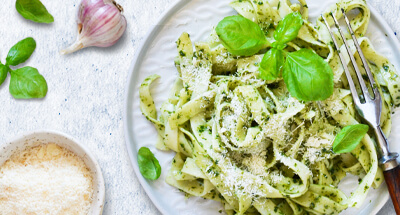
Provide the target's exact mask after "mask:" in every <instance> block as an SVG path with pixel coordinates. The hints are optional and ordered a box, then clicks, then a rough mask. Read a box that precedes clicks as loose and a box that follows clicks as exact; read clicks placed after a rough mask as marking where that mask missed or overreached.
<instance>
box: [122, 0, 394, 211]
mask: <svg viewBox="0 0 400 215" xmlns="http://www.w3.org/2000/svg"><path fill="white" fill-rule="evenodd" d="M230 1H231V0H218V1H216V0H191V1H184V0H181V1H178V2H177V3H176V4H175V5H174V6H173V7H171V9H169V10H168V11H167V12H166V13H165V14H164V15H163V16H162V17H161V19H160V20H159V22H158V23H157V25H155V26H153V28H152V29H151V31H150V32H149V34H148V35H147V37H146V39H145V41H144V43H143V44H142V47H141V48H140V49H139V50H138V51H137V53H138V54H137V55H136V57H135V59H134V60H133V63H132V67H131V68H130V77H129V80H128V85H127V89H126V91H127V94H126V101H125V102H126V103H125V113H124V116H125V118H124V122H125V125H124V126H125V138H126V144H127V147H128V152H129V155H130V158H131V161H132V165H133V167H134V170H135V172H136V175H137V176H138V178H139V181H140V182H141V184H142V186H143V187H144V189H145V190H146V192H147V194H148V195H149V197H150V199H151V200H152V201H153V203H154V204H155V205H156V206H157V208H158V209H159V210H160V211H161V212H162V213H163V214H171V215H175V214H192V215H196V214H199V215H200V214H210V215H213V214H215V215H217V214H220V213H219V212H218V211H219V210H220V209H222V208H221V206H220V204H218V203H215V202H213V201H208V200H203V199H201V198H189V199H185V197H184V195H183V194H182V193H180V192H179V191H178V190H177V189H176V188H173V187H171V186H169V185H167V184H166V183H165V181H164V180H165V177H166V173H167V172H168V170H169V166H170V163H171V160H172V157H173V156H174V153H172V152H170V153H168V152H161V151H158V150H157V149H155V147H154V144H155V142H156V138H157V135H156V130H155V128H154V127H153V125H152V124H151V123H149V122H148V121H147V120H146V119H145V117H143V116H142V113H141V111H140V109H139V93H138V92H139V86H140V84H141V82H142V81H143V80H144V79H145V78H146V77H147V76H149V75H151V74H159V75H161V79H159V81H157V82H156V83H155V84H154V85H153V88H152V95H153V97H154V100H155V103H156V106H157V109H159V107H160V104H161V103H162V102H163V101H165V100H166V99H167V97H168V93H169V90H170V88H171V86H172V84H173V82H174V80H175V78H176V77H177V71H176V68H175V67H174V58H175V56H176V55H177V51H176V45H175V41H176V40H177V39H178V37H179V36H180V34H181V33H182V32H184V31H186V32H188V33H189V34H190V35H191V39H192V40H193V41H204V40H205V39H206V37H207V36H208V35H209V33H210V32H211V30H212V28H213V26H215V25H216V24H217V23H218V22H219V21H220V20H221V19H223V18H224V17H225V16H228V15H233V14H235V11H234V10H233V9H231V8H230V7H229V5H228V4H229V2H230ZM335 2H336V0H325V1H320V0H308V1H307V5H308V7H309V11H310V18H311V20H312V21H315V19H316V17H317V16H319V15H320V14H321V12H322V11H324V10H325V9H326V8H327V7H328V6H329V5H331V4H333V3H335ZM371 13H372V16H371V22H370V25H369V29H368V33H367V36H368V37H369V38H370V39H371V41H372V43H373V44H374V45H375V48H376V49H377V50H378V52H379V53H382V54H384V55H385V56H387V57H388V58H389V59H390V61H391V62H392V63H393V64H394V65H395V66H396V68H398V69H400V65H399V63H400V45H399V42H398V41H397V40H396V38H395V37H394V33H393V31H392V30H391V29H390V27H389V26H388V25H387V23H386V22H385V20H384V19H383V18H382V17H381V16H380V15H379V14H378V13H377V12H376V11H375V10H374V9H373V8H371ZM385 34H386V35H385ZM390 140H391V142H392V143H396V142H398V141H395V140H400V114H399V115H395V116H394V117H393V131H392V135H391V136H390ZM142 146H147V147H149V148H150V149H151V150H152V151H153V152H154V153H155V156H156V157H157V158H158V160H159V161H160V164H161V166H162V174H161V177H160V179H158V180H157V181H147V180H145V179H144V178H143V177H142V176H141V174H140V172H139V168H138V166H137V151H138V149H139V148H140V147H142ZM392 149H393V150H394V151H400V145H397V146H396V145H394V144H393V145H392ZM357 184H358V183H357V180H354V178H353V180H351V178H346V180H345V181H343V183H341V186H340V187H341V189H343V190H344V191H345V192H346V193H347V194H348V193H350V192H351V191H352V189H353V188H354V187H355V186H356V185H357ZM388 197H389V195H388V192H387V189H386V186H385V185H382V186H381V187H380V188H379V189H377V190H370V192H369V194H368V197H367V199H366V200H365V202H364V204H363V206H362V207H361V209H354V208H351V209H348V210H346V211H344V212H343V214H352V215H353V214H365V215H367V214H376V213H377V212H378V211H379V210H380V209H381V208H382V206H383V205H384V204H385V202H386V201H387V200H388Z"/></svg>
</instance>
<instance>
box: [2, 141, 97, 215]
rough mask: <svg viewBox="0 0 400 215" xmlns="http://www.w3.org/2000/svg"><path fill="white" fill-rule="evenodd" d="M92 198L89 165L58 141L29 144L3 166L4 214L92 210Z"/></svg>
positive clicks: (77, 214)
mask: <svg viewBox="0 0 400 215" xmlns="http://www.w3.org/2000/svg"><path fill="white" fill-rule="evenodd" d="M92 201H93V178H92V174H91V172H90V171H89V169H88V167H87V166H86V164H85V163H84V161H83V160H82V159H81V158H80V157H78V156H77V155H76V154H74V153H73V152H71V151H69V150H67V149H65V148H63V147H60V146H58V145H57V144H54V143H49V144H41V145H39V146H36V147H31V148H27V149H25V150H24V151H22V152H18V153H15V154H13V155H12V156H11V157H10V159H9V160H7V161H6V162H5V163H4V164H3V165H2V166H0V215H11V214H13V215H14V214H32V215H41V214H52V215H53V214H54V215H56V214H60V215H61V214H74V215H75V214H76V215H79V214H88V213H89V210H90V207H91V204H92Z"/></svg>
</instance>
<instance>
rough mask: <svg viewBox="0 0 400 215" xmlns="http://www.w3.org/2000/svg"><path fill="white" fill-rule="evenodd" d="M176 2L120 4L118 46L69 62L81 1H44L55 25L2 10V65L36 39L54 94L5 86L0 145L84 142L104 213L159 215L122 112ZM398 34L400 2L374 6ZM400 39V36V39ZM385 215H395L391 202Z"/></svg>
mask: <svg viewBox="0 0 400 215" xmlns="http://www.w3.org/2000/svg"><path fill="white" fill-rule="evenodd" d="M174 1H175V0H129V1H128V0H118V3H120V4H121V5H122V6H123V7H124V9H125V16H126V18H127V20H128V29H127V32H126V34H125V35H124V36H123V38H122V39H121V40H120V41H119V42H118V43H117V44H116V45H115V46H114V47H111V48H106V49H100V48H88V49H85V50H82V51H80V52H78V53H76V54H72V55H69V56H61V55H59V54H58V51H59V50H60V49H61V48H64V47H66V46H67V45H69V44H70V43H72V42H73V41H74V39H75V35H76V25H75V18H76V10H77V6H78V5H79V2H80V0H70V1H51V0H42V2H43V3H44V4H45V5H46V7H47V8H48V10H49V11H50V12H51V13H52V14H53V16H54V18H55V23H53V24H51V25H43V24H36V23H32V22H30V21H26V20H24V19H23V18H22V17H21V16H19V14H18V13H17V12H16V10H15V8H14V4H15V1H14V0H8V1H4V2H2V6H1V7H0V18H1V19H2V22H1V24H0V38H1V39H0V59H1V60H2V62H4V59H5V57H6V55H7V52H8V49H9V48H10V47H11V46H12V45H13V44H14V43H16V42H17V41H19V40H21V39H23V38H25V37H28V36H32V37H34V38H35V39H36V42H37V49H36V51H35V53H34V54H33V56H32V57H31V59H30V60H29V61H28V62H27V63H26V65H30V66H34V67H37V68H38V69H39V71H40V72H41V73H42V74H43V75H44V76H45V77H46V79H47V81H48V84H49V93H48V95H47V97H46V98H45V99H43V100H34V101H21V100H19V101H17V100H14V99H13V98H12V97H11V95H10V94H9V92H8V82H9V78H8V79H7V80H6V83H5V84H3V85H2V86H1V87H0V131H1V133H0V143H4V142H5V141H6V140H8V139H11V138H12V137H14V136H16V135H17V134H19V133H23V132H25V131H29V130H38V129H55V130H59V131H63V132H65V133H67V134H70V135H71V136H73V137H75V138H77V139H80V140H81V141H82V142H83V143H84V144H86V145H87V147H88V148H89V149H90V150H91V151H92V152H93V153H94V154H95V156H96V157H97V159H98V161H99V163H100V166H101V168H102V171H103V174H104V179H105V181H106V204H105V209H104V214H133V215H134V214H158V213H159V212H158V211H157V209H156V208H155V207H154V205H153V204H152V203H151V202H150V200H149V199H148V197H147V196H146V194H145V192H144V190H143V189H142V187H141V186H140V184H139V183H138V180H137V178H136V176H135V174H134V173H133V169H132V167H131V164H130V161H129V158H128V154H127V152H126V146H125V143H124V134H123V125H122V117H123V115H122V109H123V100H124V96H125V92H124V91H125V84H126V79H127V75H128V73H129V71H128V69H129V66H130V63H131V60H132V59H133V55H134V54H135V53H136V50H137V48H138V46H139V45H140V42H141V41H142V40H143V39H144V36H145V34H146V32H147V30H148V29H149V27H150V26H152V25H154V23H156V21H157V20H158V18H159V17H160V15H161V14H162V12H164V11H165V10H166V9H167V8H168V7H169V6H170V5H172V3H173V2H174ZM368 2H370V4H371V5H372V6H374V7H375V8H376V9H377V10H378V11H379V12H380V13H381V14H382V15H383V17H384V18H385V19H386V20H387V22H388V23H389V25H390V26H391V27H392V29H393V30H394V31H395V32H399V33H400V25H399V24H398V23H400V17H399V16H398V14H399V13H400V1H399V0H391V1H387V0H370V1H368ZM397 37H398V38H400V37H399V35H397ZM380 214H394V211H393V209H392V206H391V203H389V204H387V205H386V206H385V208H383V209H382V211H381V213H380Z"/></svg>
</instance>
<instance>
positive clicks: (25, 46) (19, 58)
mask: <svg viewBox="0 0 400 215" xmlns="http://www.w3.org/2000/svg"><path fill="white" fill-rule="evenodd" d="M35 49H36V41H35V40H34V39H33V38H32V37H28V38H25V39H23V40H21V41H19V42H18V43H17V44H15V45H14V46H13V47H11V49H10V51H8V55H7V58H6V64H7V65H11V66H16V65H18V64H21V63H23V62H25V61H26V60H28V59H29V57H30V56H31V55H32V53H33V51H35Z"/></svg>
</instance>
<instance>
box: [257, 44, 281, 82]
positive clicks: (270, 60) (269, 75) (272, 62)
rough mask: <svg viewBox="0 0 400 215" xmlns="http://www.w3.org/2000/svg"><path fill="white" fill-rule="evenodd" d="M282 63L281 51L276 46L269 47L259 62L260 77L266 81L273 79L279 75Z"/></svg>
mask: <svg viewBox="0 0 400 215" xmlns="http://www.w3.org/2000/svg"><path fill="white" fill-rule="evenodd" d="M284 63H285V57H284V56H283V51H282V50H279V49H276V48H272V49H270V50H269V51H268V52H267V53H266V54H265V55H264V57H263V59H262V61H261V63H260V68H259V70H260V77H261V78H262V79H264V80H268V81H272V80H275V79H276V78H278V77H279V76H280V74H281V71H282V68H283V65H284Z"/></svg>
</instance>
